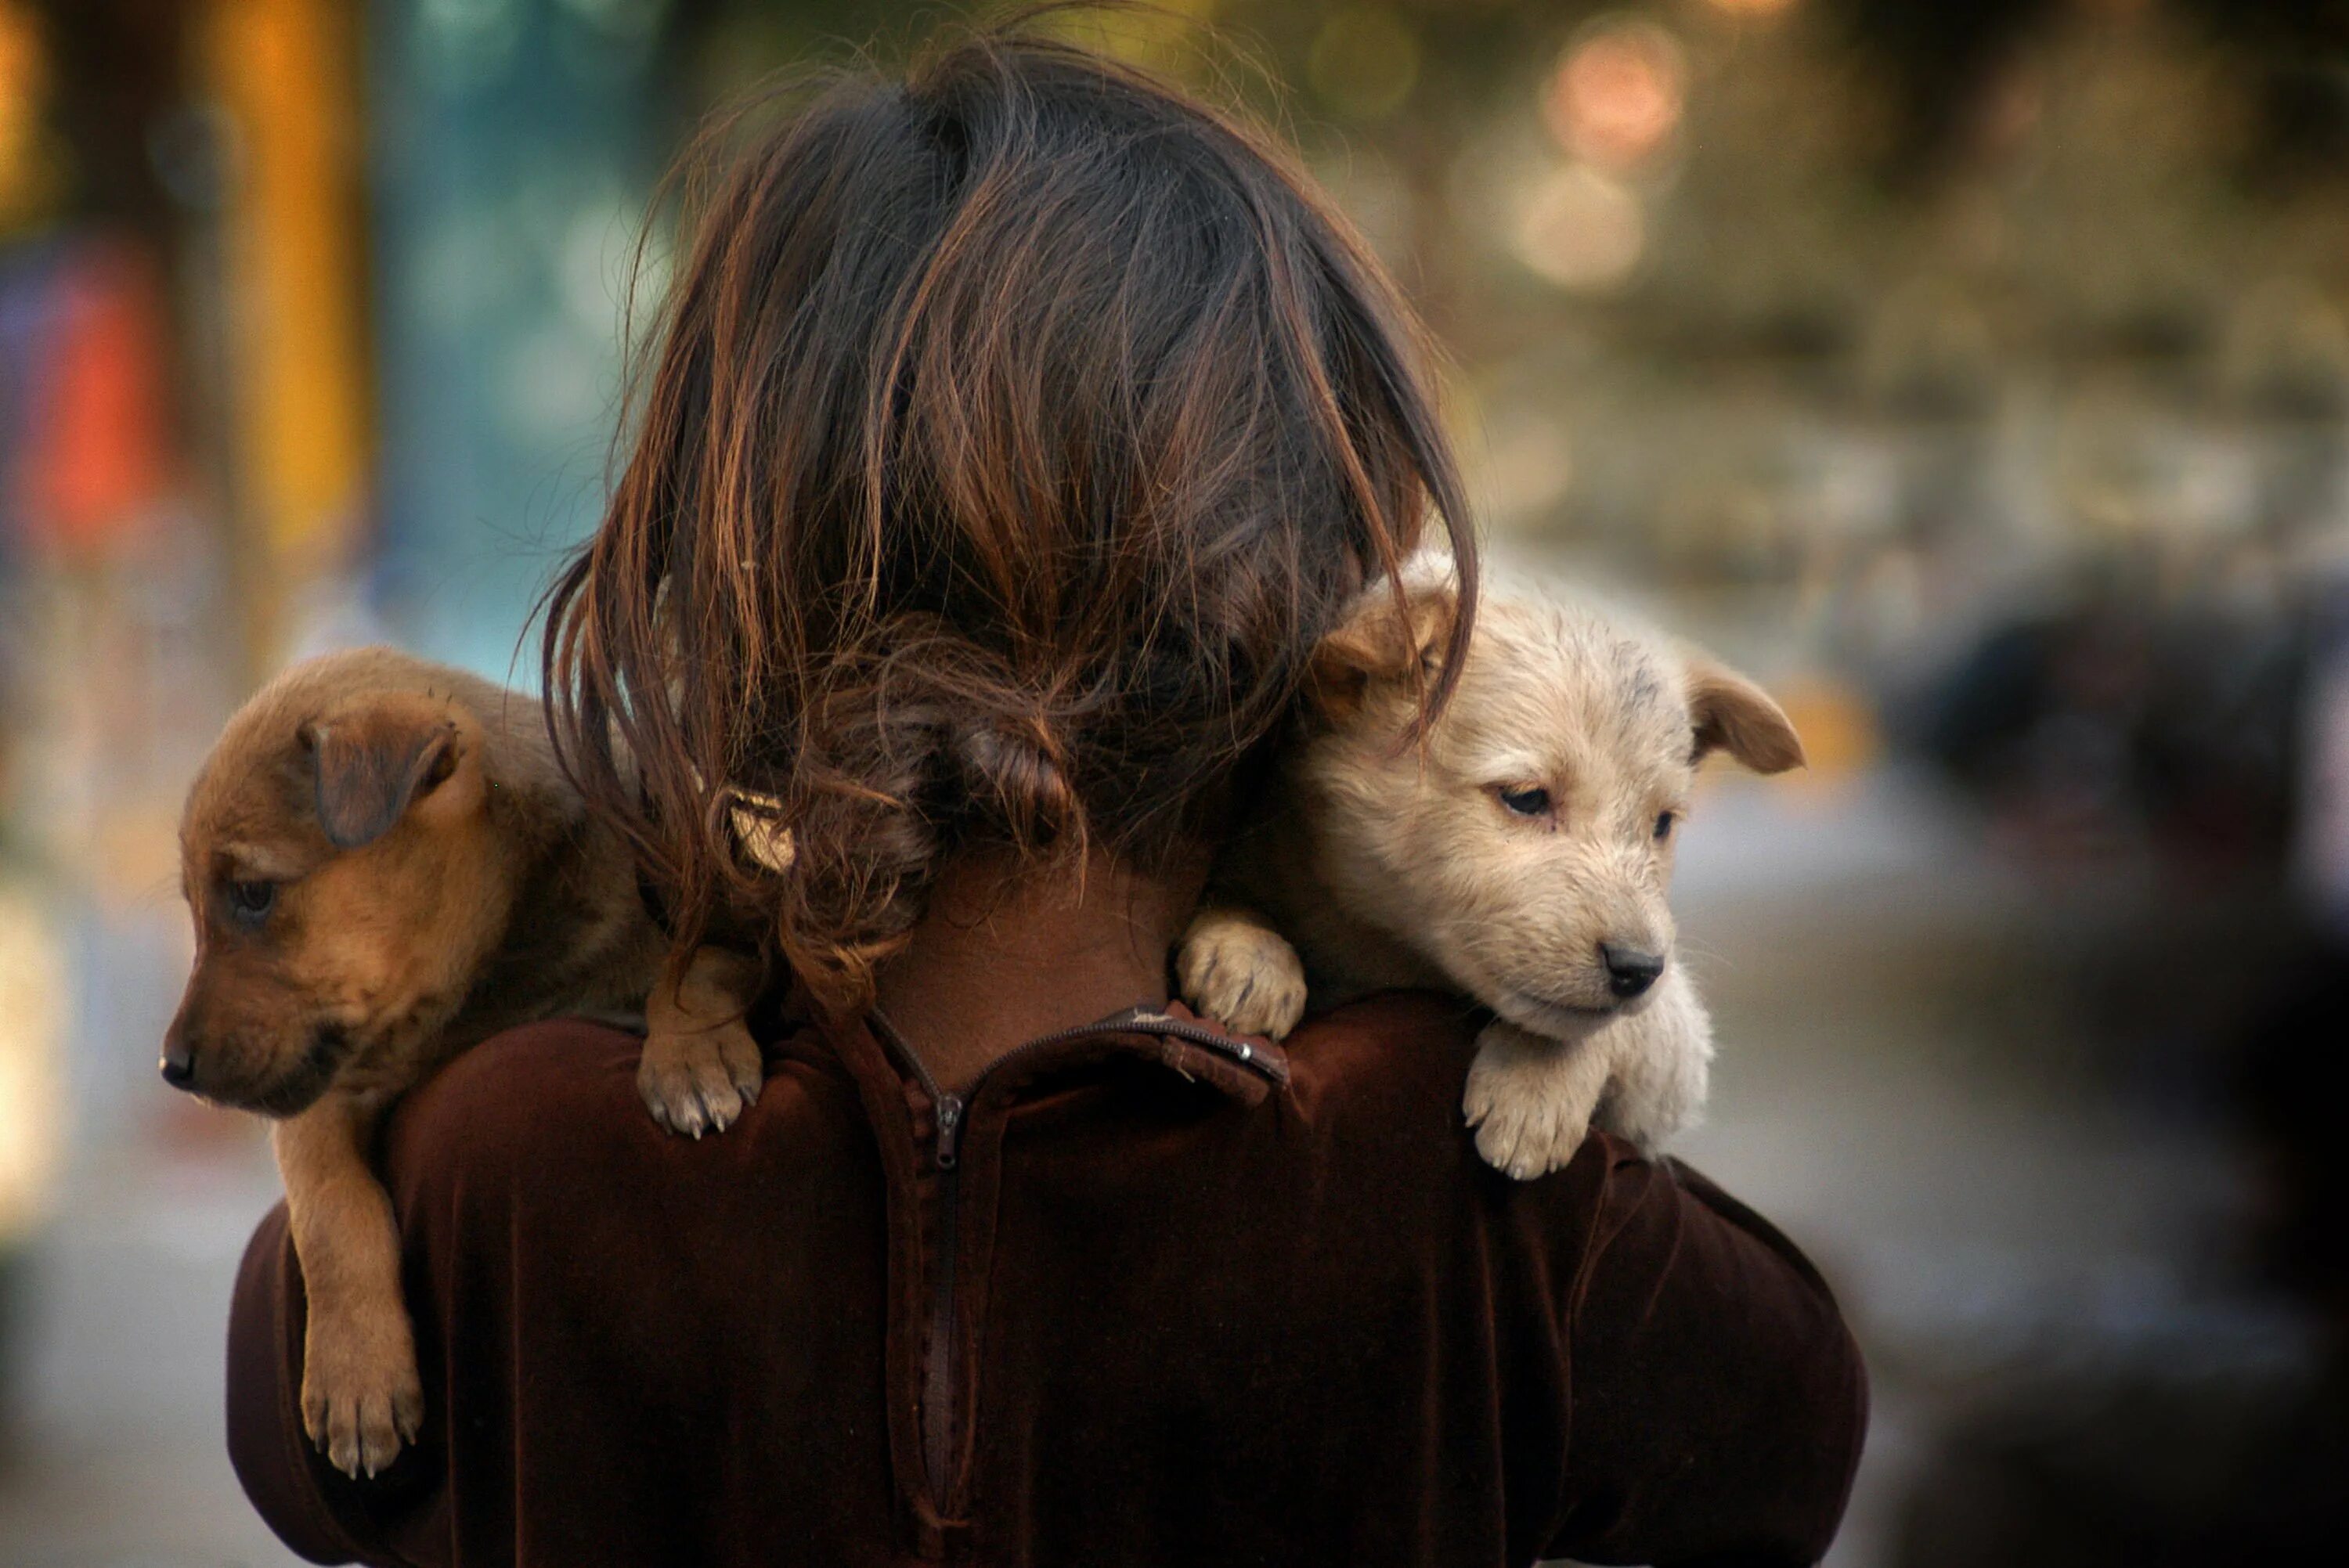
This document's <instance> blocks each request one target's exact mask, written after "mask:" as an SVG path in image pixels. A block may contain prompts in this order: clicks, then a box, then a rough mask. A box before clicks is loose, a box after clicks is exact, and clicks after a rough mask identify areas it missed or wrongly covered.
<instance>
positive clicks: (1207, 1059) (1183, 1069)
mask: <svg viewBox="0 0 2349 1568" xmlns="http://www.w3.org/2000/svg"><path fill="white" fill-rule="evenodd" d="M864 1026H865V1027H864V1030H862V1031H859V1032H864V1033H869V1036H870V1037H871V1038H872V1039H873V1040H874V1042H875V1043H877V1044H879V1045H880V1046H881V1047H883V1049H884V1050H885V1051H886V1052H887V1053H888V1054H889V1055H891V1056H892V1057H895V1058H896V1059H897V1060H898V1062H899V1063H900V1064H901V1065H902V1066H904V1067H905V1068H907V1069H909V1070H910V1071H911V1072H912V1073H913V1074H914V1076H915V1077H916V1078H919V1079H921V1080H923V1084H924V1088H926V1089H929V1090H932V1091H933V1092H934V1091H935V1086H934V1085H932V1084H930V1083H929V1082H928V1081H927V1080H928V1076H929V1075H928V1073H927V1072H926V1069H925V1068H923V1066H922V1059H921V1056H920V1054H919V1053H918V1052H916V1050H915V1049H914V1048H913V1047H912V1046H910V1045H909V1044H907V1043H906V1041H905V1039H904V1037H901V1036H900V1035H898V1033H897V1032H896V1030H895V1029H894V1028H892V1027H891V1026H890V1025H889V1021H888V1020H887V1019H886V1018H884V1017H883V1016H881V1015H880V1014H879V1013H878V1012H874V1013H870V1014H868V1015H867V1016H866V1017H865V1020H864ZM1119 1054H1125V1055H1132V1056H1137V1057H1143V1058H1144V1059H1145V1060H1150V1061H1155V1062H1157V1063H1159V1064H1160V1065H1162V1066H1164V1067H1165V1068H1169V1069H1170V1070H1172V1071H1174V1073H1176V1074H1178V1075H1180V1076H1181V1077H1183V1078H1188V1079H1191V1080H1193V1081H1195V1082H1202V1083H1206V1084H1209V1085H1212V1086H1213V1087H1214V1088H1216V1089H1219V1090H1221V1091H1222V1092H1223V1093H1225V1094H1226V1095H1228V1096H1230V1097H1231V1098H1232V1099H1237V1100H1240V1101H1242V1102H1243V1103H1246V1104H1249V1105H1253V1104H1256V1103H1257V1102H1258V1101H1260V1100H1262V1099H1264V1098H1265V1097H1266V1096H1267V1095H1268V1094H1269V1093H1271V1092H1272V1091H1273V1090H1274V1089H1276V1088H1286V1087H1287V1085H1288V1071H1289V1069H1288V1052H1286V1051H1284V1050H1282V1049H1281V1048H1280V1047H1278V1046H1277V1045H1275V1044H1273V1042H1272V1041H1271V1040H1269V1039H1267V1038H1266V1037H1263V1036H1261V1035H1238V1034H1234V1033H1232V1032H1231V1031H1229V1030H1227V1029H1226V1028H1224V1027H1222V1026H1220V1025H1218V1024H1216V1023H1214V1022H1212V1021H1211V1020H1209V1019H1206V1018H1203V1017H1201V1016H1199V1015H1198V1014H1196V1013H1194V1012H1193V1011H1191V1009H1190V1008H1188V1007H1186V1006H1184V1005H1183V1004H1182V1003H1180V1002H1169V1003H1167V1004H1166V1005H1165V1006H1164V1007H1154V1006H1147V1005H1140V1004H1138V1005H1136V1006H1132V1007H1126V1008H1122V1009H1121V1010H1119V1011H1117V1012H1115V1013H1112V1014H1111V1015H1110V1016H1107V1017H1105V1018H1097V1019H1095V1020H1094V1021H1093V1022H1092V1023H1090V1024H1081V1025H1079V1026H1076V1027H1075V1028H1071V1029H1061V1030H1056V1031H1055V1032H1053V1033H1051V1034H1049V1035H1042V1036H1039V1037H1037V1038H1035V1039H1032V1040H1029V1041H1027V1042H1026V1043H1025V1044H1022V1045H1019V1046H1015V1047H1012V1048H1011V1049H1010V1050H1009V1051H1006V1052H1005V1053H1003V1055H1001V1056H999V1057H996V1058H995V1060H994V1061H993V1062H992V1063H990V1064H989V1065H988V1068H987V1069H986V1071H985V1072H983V1073H981V1074H980V1075H979V1084H980V1085H981V1086H986V1085H991V1084H994V1083H997V1082H998V1081H999V1080H1005V1079H1013V1080H1016V1079H1019V1078H1027V1077H1030V1076H1031V1075H1032V1074H1034V1073H1036V1072H1039V1071H1042V1070H1046V1069H1049V1068H1054V1067H1059V1066H1065V1065H1068V1064H1070V1063H1071V1062H1076V1061H1081V1060H1087V1059H1098V1058H1100V1057H1107V1056H1112V1055H1119ZM974 1092H975V1090H974Z"/></svg>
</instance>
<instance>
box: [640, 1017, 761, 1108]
mask: <svg viewBox="0 0 2349 1568" xmlns="http://www.w3.org/2000/svg"><path fill="white" fill-rule="evenodd" d="M766 1078H767V1069H766V1063H765V1061H764V1060H763V1059H762V1058H761V1056H760V1054H759V1043H758V1041H756V1040H754V1039H752V1038H751V1037H750V1030H749V1029H746V1028H744V1027H743V1026H742V1024H741V1022H740V1020H739V1019H737V1020H735V1021H733V1022H731V1023H725V1024H719V1025H716V1026H712V1027H710V1028H707V1029H693V1030H689V1031H682V1032H678V1033H669V1032H667V1031H656V1032H654V1033H653V1034H651V1035H648V1036H647V1037H646V1038H645V1054H644V1057H643V1059H642V1060H641V1061H640V1062H638V1063H637V1066H636V1092H637V1093H638V1094H641V1095H643V1096H644V1097H645V1109H647V1110H649V1111H651V1112H652V1113H653V1119H654V1120H655V1121H657V1122H659V1123H660V1124H661V1125H662V1126H663V1127H665V1128H667V1129H668V1130H670V1131H671V1132H681V1133H685V1134H688V1136H691V1137H694V1138H698V1137H700V1136H701V1135H702V1134H703V1133H705V1132H723V1131H724V1130H726V1129H727V1128H729V1127H731V1126H732V1125H733V1124H734V1120H735V1119H736V1118H737V1117H739V1116H740V1115H741V1114H742V1113H743V1112H744V1111H745V1110H747V1109H750V1105H751V1102H752V1101H754V1100H756V1099H758V1098H759V1089H760V1088H761V1086H762V1085H763V1084H764V1083H765V1082H766Z"/></svg>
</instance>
